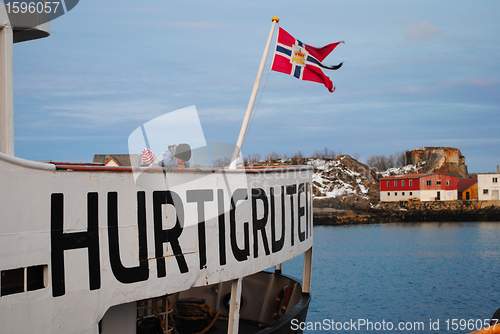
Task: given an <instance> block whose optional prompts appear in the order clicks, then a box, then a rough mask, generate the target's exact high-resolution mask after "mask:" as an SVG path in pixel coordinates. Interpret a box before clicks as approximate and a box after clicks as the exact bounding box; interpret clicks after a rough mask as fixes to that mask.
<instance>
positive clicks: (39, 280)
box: [0, 265, 48, 296]
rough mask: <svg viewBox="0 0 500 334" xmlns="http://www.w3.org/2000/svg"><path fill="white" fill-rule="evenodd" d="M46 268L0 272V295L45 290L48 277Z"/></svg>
mask: <svg viewBox="0 0 500 334" xmlns="http://www.w3.org/2000/svg"><path fill="white" fill-rule="evenodd" d="M47 268H48V267H47V265H40V266H33V267H27V268H17V269H10V270H2V277H1V292H0V295H2V296H6V295H12V294H14V293H20V292H24V291H33V290H39V289H43V288H45V287H46V286H47V277H48V275H47V272H48V271H47V270H48V269H47ZM25 279H26V282H25ZM25 287H26V289H25Z"/></svg>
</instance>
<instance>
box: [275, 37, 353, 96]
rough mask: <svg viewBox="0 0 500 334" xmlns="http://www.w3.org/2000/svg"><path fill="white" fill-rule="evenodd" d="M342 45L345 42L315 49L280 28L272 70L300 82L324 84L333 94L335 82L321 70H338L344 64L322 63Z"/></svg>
mask: <svg viewBox="0 0 500 334" xmlns="http://www.w3.org/2000/svg"><path fill="white" fill-rule="evenodd" d="M340 43H344V41H340V42H337V43H332V44H328V45H327V46H324V47H322V48H315V47H312V46H309V45H306V44H304V43H302V42H301V41H299V40H298V39H295V38H294V37H293V36H292V35H290V34H289V33H287V32H286V31H285V30H284V29H283V28H281V27H280V29H279V33H278V40H277V41H276V51H275V52H274V58H273V64H272V66H271V70H273V71H276V72H282V73H285V74H289V75H293V76H294V77H296V78H297V79H299V80H307V81H314V82H319V83H322V84H324V85H325V87H326V88H328V90H329V91H330V92H331V93H333V92H334V91H335V87H334V86H333V82H332V80H330V78H329V77H327V76H326V75H325V74H324V73H323V71H322V70H321V69H322V68H324V69H327V70H338V69H339V68H340V67H341V66H342V63H340V64H338V65H335V66H325V65H323V64H322V63H321V62H322V61H323V60H324V59H325V58H326V57H327V56H328V55H329V54H330V52H332V51H333V49H335V48H336V47H337V45H339V44H340Z"/></svg>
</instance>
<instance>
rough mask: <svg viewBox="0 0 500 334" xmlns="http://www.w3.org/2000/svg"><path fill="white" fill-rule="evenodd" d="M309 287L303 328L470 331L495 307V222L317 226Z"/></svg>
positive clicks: (499, 295) (293, 269) (499, 251)
mask: <svg viewBox="0 0 500 334" xmlns="http://www.w3.org/2000/svg"><path fill="white" fill-rule="evenodd" d="M302 261H303V257H299V258H297V259H294V260H292V261H289V262H287V263H285V264H284V265H283V272H284V273H285V274H290V275H292V276H295V277H297V278H299V277H300V278H301V277H302ZM312 293H313V295H312V296H313V299H312V302H311V304H310V307H309V312H308V315H307V321H306V322H305V323H302V324H296V326H302V327H303V328H305V331H304V332H305V333H335V332H336V333H351V332H352V333H413V332H419V333H470V332H472V331H473V330H476V329H479V328H481V327H482V326H483V325H484V323H485V321H486V322H489V319H490V318H491V317H492V316H493V313H494V312H495V311H496V310H497V309H498V308H500V222H498V223H495V222H474V223H389V224H377V225H354V226H317V227H315V228H314V250H313V280H312ZM485 319H487V320H485Z"/></svg>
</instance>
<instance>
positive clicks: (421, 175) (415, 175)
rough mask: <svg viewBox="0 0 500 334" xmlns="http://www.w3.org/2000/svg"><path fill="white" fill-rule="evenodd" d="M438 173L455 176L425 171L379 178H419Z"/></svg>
mask: <svg viewBox="0 0 500 334" xmlns="http://www.w3.org/2000/svg"><path fill="white" fill-rule="evenodd" d="M434 174H440V175H448V176H453V177H456V176H455V175H451V174H446V173H425V174H403V175H391V176H386V177H383V178H381V179H380V180H394V179H419V178H421V177H424V176H429V175H434Z"/></svg>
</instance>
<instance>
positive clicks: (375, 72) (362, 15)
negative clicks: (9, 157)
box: [14, 0, 500, 172]
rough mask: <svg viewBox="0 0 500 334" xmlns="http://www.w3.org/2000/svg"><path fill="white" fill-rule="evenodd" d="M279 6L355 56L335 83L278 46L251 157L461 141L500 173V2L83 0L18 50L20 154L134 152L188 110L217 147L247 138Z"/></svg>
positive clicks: (87, 156)
mask: <svg viewBox="0 0 500 334" xmlns="http://www.w3.org/2000/svg"><path fill="white" fill-rule="evenodd" d="M273 16H278V17H279V18H280V20H281V21H280V26H281V27H283V28H284V29H286V30H287V31H288V32H289V33H290V34H291V35H293V36H294V37H296V38H298V39H300V40H301V41H303V42H304V43H306V44H309V45H313V46H317V47H321V46H324V45H326V44H329V43H333V42H337V41H340V40H344V41H345V44H341V45H339V46H338V47H337V48H336V49H335V50H334V51H333V52H332V53H331V54H330V56H329V57H328V58H326V60H325V64H327V65H333V64H337V63H339V62H341V61H343V62H344V66H343V67H342V68H341V69H339V70H338V71H325V73H326V74H327V75H329V76H330V78H331V79H332V81H333V82H334V84H335V86H336V91H335V92H334V93H329V92H328V90H327V89H326V88H325V87H323V86H322V85H321V84H318V83H312V82H305V81H299V80H297V79H295V78H293V77H290V76H287V75H285V74H282V73H277V72H272V73H270V74H269V76H268V73H269V67H270V63H271V54H270V55H269V58H268V62H267V64H266V69H265V72H264V76H263V80H262V85H261V90H262V88H263V86H264V82H265V81H266V79H267V84H266V85H265V89H264V93H263V95H262V98H261V100H260V104H259V106H258V109H257V110H256V115H255V118H254V120H253V123H252V125H251V128H250V129H249V133H248V135H247V138H246V141H245V144H244V147H243V153H244V155H248V154H251V153H256V152H258V153H260V154H262V155H263V156H265V155H266V154H268V153H270V152H272V151H276V152H278V153H281V154H284V153H286V154H293V153H295V152H297V151H299V150H300V151H301V152H302V153H304V154H305V155H310V154H312V153H313V152H314V151H315V150H322V149H323V148H324V147H328V148H329V149H332V150H335V151H336V152H339V151H340V152H342V153H343V154H350V155H355V154H356V155H359V157H360V160H361V161H365V160H366V158H368V157H369V156H371V155H389V154H393V153H396V152H399V151H404V150H408V149H415V148H419V147H422V146H452V147H457V148H459V149H460V150H461V151H462V154H463V155H464V156H465V158H466V164H467V165H468V167H469V172H492V171H495V170H496V165H497V164H500V132H499V124H500V113H499V112H500V95H499V87H500V56H499V55H500V34H499V31H500V20H498V17H500V2H498V1H474V2H473V1H318V2H315V3H314V5H310V4H308V3H305V2H303V1H286V2H285V1H279V2H278V1H275V2H271V1H251V2H250V1H246V2H243V1H220V0H212V1H183V2H181V1H166V0H147V1H130V0H106V1H97V0H85V1H80V2H79V4H78V5H77V6H76V7H75V8H74V9H73V10H71V11H70V12H68V13H67V14H65V15H64V16H62V17H60V18H58V19H56V20H54V21H52V22H51V36H50V37H48V38H45V39H41V40H36V41H30V42H24V43H18V44H16V45H15V46H14V93H15V96H14V98H15V102H14V103H15V141H16V143H15V145H16V146H15V153H16V156H19V157H22V158H26V159H31V160H58V161H92V159H93V156H94V154H104V153H127V152H128V148H127V139H128V136H129V135H130V134H131V133H132V131H134V129H136V128H137V127H139V126H140V125H141V124H143V123H145V122H148V121H149V120H151V119H153V118H155V117H158V116H161V115H163V114H165V113H167V112H171V111H174V110H177V109H180V108H184V107H188V106H191V105H196V108H197V110H198V113H199V116H200V121H201V125H202V127H203V130H204V133H205V137H206V140H207V142H226V143H236V140H237V137H238V133H239V130H240V126H241V123H242V120H243V117H244V113H245V109H246V107H247V104H248V99H249V97H250V93H251V90H252V87H253V83H254V81H255V77H256V74H257V70H258V66H259V62H260V59H261V56H262V53H263V51H264V47H265V43H266V39H267V36H268V34H269V30H270V28H271V18H272V17H273ZM275 36H276V33H275ZM273 44H274V41H273ZM259 97H260V92H259ZM157 154H161V152H157Z"/></svg>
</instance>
